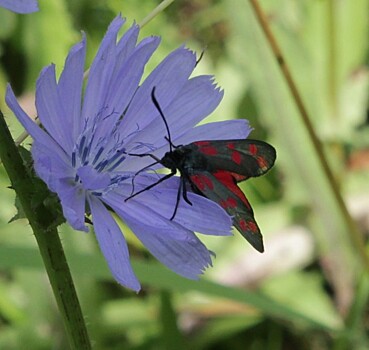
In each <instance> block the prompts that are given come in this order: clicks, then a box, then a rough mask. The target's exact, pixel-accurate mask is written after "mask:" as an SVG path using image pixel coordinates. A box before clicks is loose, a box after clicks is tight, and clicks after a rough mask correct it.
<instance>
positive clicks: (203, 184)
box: [191, 174, 214, 191]
mask: <svg viewBox="0 0 369 350" xmlns="http://www.w3.org/2000/svg"><path fill="white" fill-rule="evenodd" d="M191 181H192V182H193V183H194V184H195V185H196V187H197V188H198V189H199V190H200V191H204V190H205V189H206V188H209V189H210V190H212V189H213V188H214V184H213V182H212V181H211V179H209V178H208V177H207V176H206V175H202V174H197V175H192V176H191Z"/></svg>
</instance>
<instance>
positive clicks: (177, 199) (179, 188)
mask: <svg viewBox="0 0 369 350" xmlns="http://www.w3.org/2000/svg"><path fill="white" fill-rule="evenodd" d="M182 187H183V183H182V177H180V181H179V187H178V191H177V198H176V205H175V207H174V211H173V214H172V216H171V218H170V219H169V220H170V221H172V220H173V219H174V217H175V216H176V214H177V210H178V205H179V201H180V200H181V192H182Z"/></svg>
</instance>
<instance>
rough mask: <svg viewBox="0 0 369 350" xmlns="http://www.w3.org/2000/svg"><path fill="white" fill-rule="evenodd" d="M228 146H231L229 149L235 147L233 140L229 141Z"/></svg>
mask: <svg viewBox="0 0 369 350" xmlns="http://www.w3.org/2000/svg"><path fill="white" fill-rule="evenodd" d="M227 147H228V148H229V149H235V147H236V146H235V144H234V143H233V142H229V143H227Z"/></svg>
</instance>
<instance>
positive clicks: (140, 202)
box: [109, 178, 232, 239]
mask: <svg viewBox="0 0 369 350" xmlns="http://www.w3.org/2000/svg"><path fill="white" fill-rule="evenodd" d="M176 180H177V181H171V184H170V183H169V182H167V181H170V180H166V181H165V182H163V183H162V184H160V185H158V186H157V187H155V188H153V189H151V190H150V191H145V192H143V193H141V194H139V195H138V196H137V197H136V198H132V199H130V200H128V201H127V202H125V205H124V209H125V210H126V211H127V212H129V213H130V215H131V216H132V217H133V218H136V219H137V220H139V219H140V218H141V217H142V212H146V213H147V218H146V219H145V220H146V223H147V224H150V225H152V226H158V227H159V226H162V225H163V224H164V225H165V226H167V225H172V224H173V223H176V224H179V225H181V226H182V227H183V228H185V229H187V230H191V231H196V232H201V233H203V234H209V235H219V236H229V235H232V233H231V231H232V219H231V217H230V216H229V215H228V214H227V213H226V212H225V211H224V209H222V208H221V207H220V206H219V205H218V204H217V203H215V202H213V201H211V200H209V199H207V198H205V197H202V196H199V195H197V194H194V193H191V192H188V193H187V196H188V199H189V200H190V202H191V203H192V205H189V204H188V203H186V202H185V201H184V199H183V198H182V195H181V198H180V202H179V206H178V210H177V213H176V216H175V218H174V220H173V221H170V220H169V219H170V218H171V216H172V215H173V213H174V209H175V206H176V201H177V193H178V188H179V179H178V178H176ZM155 181H157V179H153V180H152V181H151V182H150V183H154V182H155ZM166 182H167V183H166ZM144 187H145V186H141V185H139V183H138V182H136V189H137V190H139V189H141V188H144ZM111 196H112V195H111ZM110 198H111V197H110ZM109 203H110V204H111V202H109ZM120 203H121V200H120V201H119V200H118V199H116V201H115V203H114V205H115V206H119V204H120ZM110 204H109V205H110ZM149 214H150V215H149ZM175 238H177V239H179V237H175Z"/></svg>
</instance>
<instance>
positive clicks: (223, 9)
mask: <svg viewBox="0 0 369 350" xmlns="http://www.w3.org/2000/svg"><path fill="white" fill-rule="evenodd" d="M39 2H40V9H41V11H40V12H38V13H35V14H31V15H27V16H20V15H15V14H13V13H10V12H9V11H6V10H3V9H0V95H1V96H4V92H5V87H6V83H7V82H11V84H12V86H13V87H14V88H15V90H16V92H17V94H18V95H19V96H20V99H21V101H22V102H23V105H24V106H25V108H27V110H29V111H31V112H30V113H31V114H32V103H33V98H34V97H33V94H34V88H35V81H36V79H37V76H38V74H39V72H40V70H41V69H42V68H43V67H44V66H45V65H47V64H49V63H50V62H53V63H55V64H56V66H57V70H58V72H60V70H61V69H62V67H63V62H64V59H65V57H66V55H67V53H68V50H69V48H70V47H71V45H73V43H75V42H77V41H78V40H80V37H81V34H80V33H81V31H84V32H85V33H86V35H87V40H88V64H89V63H91V61H92V59H93V57H94V54H95V52H96V50H97V47H98V45H99V42H100V40H101V38H102V36H103V35H104V32H105V30H106V27H107V25H108V24H109V22H110V21H111V20H112V19H113V18H114V17H115V16H116V14H117V13H119V12H121V13H122V14H123V15H124V16H125V17H127V19H128V23H132V22H133V21H134V20H136V21H137V22H138V23H139V22H140V21H141V20H142V19H143V18H144V17H145V16H146V15H147V14H148V13H149V12H150V11H151V10H152V9H153V8H154V6H155V5H156V4H158V3H159V1H149V0H142V1H140V2H137V1H135V0H124V1H121V0H106V1H98V0H83V1H72V0H54V1H43V0H40V1H39ZM260 4H261V6H262V7H263V9H264V11H265V12H266V15H267V18H268V20H269V22H270V25H271V28H272V30H273V32H274V33H275V35H276V38H277V40H278V42H279V44H280V46H281V48H282V50H283V53H284V55H285V59H286V61H287V63H288V65H289V67H290V69H291V71H292V74H293V76H294V78H295V80H296V83H297V85H298V88H299V90H300V92H301V94H302V96H303V99H304V102H305V103H306V106H307V109H308V111H309V113H310V116H311V118H312V122H313V125H314V128H315V131H316V133H317V134H318V136H319V138H320V139H321V141H322V143H323V145H324V152H325V154H326V156H327V157H328V159H329V162H330V165H331V166H332V168H333V170H334V173H335V176H336V178H337V179H338V181H339V184H340V186H341V191H342V193H343V195H344V198H345V199H346V202H347V203H348V204H349V208H350V212H351V213H352V215H353V217H354V218H355V220H356V222H357V223H358V225H359V228H360V230H361V232H362V234H363V237H364V238H365V239H366V237H367V234H368V232H369V175H368V171H369V118H368V115H369V112H368V82H369V78H368V77H369V76H368V64H369V50H368V44H369V41H368V34H369V0H355V1H352V0H343V1H334V0H302V1H294V0H263V1H260ZM152 34H154V35H160V36H162V44H161V46H160V48H159V50H158V52H156V54H155V55H154V57H153V59H152V61H151V62H150V63H149V65H148V67H147V72H150V70H151V69H152V68H153V67H154V66H155V65H156V64H157V63H158V62H159V61H160V60H162V59H163V58H164V56H165V55H166V54H167V53H168V52H170V51H171V50H173V49H174V48H176V47H178V46H179V45H181V44H182V43H183V42H185V43H186V45H188V46H189V47H190V48H192V49H194V50H196V51H197V52H199V53H200V52H201V51H202V50H204V51H205V55H204V57H203V59H202V60H201V62H200V64H199V65H198V67H197V68H196V74H204V73H206V74H214V75H215V77H216V80H217V82H218V83H219V84H220V86H221V87H222V88H223V89H224V91H225V97H224V100H223V102H222V104H221V106H220V107H219V108H218V109H217V110H216V111H215V112H214V113H213V115H212V116H211V117H210V118H209V120H212V121H214V120H223V119H232V118H247V119H249V120H250V123H251V125H252V126H253V127H254V128H255V131H254V132H253V134H252V137H253V138H259V139H264V140H268V141H269V142H271V143H272V144H273V145H274V146H275V147H276V149H277V153H278V159H277V165H276V167H275V169H273V170H272V171H271V172H270V173H269V174H268V175H267V176H264V177H262V178H260V179H255V180H250V181H248V182H246V183H245V184H244V185H243V189H244V190H245V192H246V193H247V195H248V197H249V199H250V201H251V203H252V204H253V206H254V209H255V213H256V218H257V220H258V222H259V224H260V226H261V228H262V230H263V234H264V240H265V247H266V253H265V254H263V255H260V254H258V253H256V252H254V251H252V250H251V249H250V248H249V247H248V245H247V244H246V242H244V241H243V240H242V238H240V237H239V236H237V235H236V236H234V237H222V238H211V237H204V241H205V242H206V244H207V245H208V246H209V247H210V249H211V250H213V251H214V252H216V253H217V259H215V260H214V268H213V269H211V270H208V271H207V272H206V276H205V277H204V278H202V279H201V281H188V280H185V279H183V278H180V277H178V276H176V275H174V274H173V273H171V272H169V271H168V270H167V269H165V268H164V267H163V266H161V265H159V264H157V263H156V262H155V261H154V260H153V259H152V257H150V256H149V255H148V254H147V252H146V251H145V250H144V248H143V247H142V246H141V245H140V244H139V243H138V242H137V241H136V240H135V238H134V237H133V235H132V234H131V233H130V232H129V230H128V228H127V227H125V226H124V224H123V223H122V224H121V225H122V228H123V231H124V232H125V233H126V235H127V238H128V240H129V242H130V245H131V255H132V256H133V264H134V268H135V271H136V272H137V274H138V276H139V278H140V280H141V281H142V283H143V286H144V288H143V291H142V292H141V293H140V294H139V295H136V294H134V293H131V292H130V291H127V290H125V289H124V288H122V287H120V286H118V285H117V284H116V283H115V282H114V281H113V279H112V277H111V275H110V272H109V271H108V269H107V267H106V265H105V262H104V260H103V258H102V256H101V254H100V252H99V250H98V248H97V245H96V242H95V239H94V236H93V235H92V234H88V235H86V234H83V233H80V232H73V231H72V230H71V229H70V228H69V227H67V226H66V225H64V226H62V227H61V236H62V239H63V243H64V247H65V250H66V254H67V256H68V259H69V262H70V266H71V269H72V273H73V276H74V279H75V283H76V286H77V289H78V294H79V297H80V301H81V303H82V308H83V311H84V314H85V316H86V320H87V325H88V328H89V332H90V335H91V338H92V341H93V344H94V347H95V348H96V349H137V350H138V349H183V348H185V347H190V348H191V349H209V350H220V349H235V350H237V349H252V350H254V349H255V350H259V349H270V350H279V349H313V350H314V349H367V348H368V347H369V338H368V329H367V322H368V316H369V313H368V311H367V310H368V293H369V281H368V277H367V276H366V275H365V274H364V272H363V269H362V267H361V263H360V261H358V260H357V257H356V252H355V251H354V248H353V246H352V243H351V241H350V238H349V232H347V230H346V229H345V227H346V226H345V224H344V222H343V220H344V218H342V215H341V213H340V211H339V208H338V207H337V203H335V202H334V198H333V197H332V193H331V189H330V186H329V183H328V182H327V179H326V178H325V177H324V174H323V172H322V170H321V168H320V165H319V163H318V162H317V157H316V154H315V153H314V150H313V148H312V146H311V140H310V139H309V137H308V135H307V133H306V130H305V128H304V125H303V124H302V123H301V121H300V117H299V115H298V112H297V110H296V107H295V104H294V101H293V100H292V98H291V96H290V93H289V91H288V90H287V88H286V84H285V82H284V80H283V78H282V76H281V74H280V72H279V69H278V66H277V64H276V62H275V58H274V57H273V55H272V53H271V51H270V49H269V47H268V45H267V43H266V41H265V38H264V36H263V35H262V32H261V30H260V28H259V26H258V24H257V22H256V20H255V17H254V14H253V12H252V10H251V8H250V6H249V2H248V1H247V0H244V1H241V0H182V1H175V2H174V3H173V4H172V5H171V6H170V7H169V8H168V9H167V10H165V12H163V13H161V14H160V15H159V16H158V17H156V18H155V19H154V20H152V21H151V22H150V23H149V24H148V25H146V26H145V27H144V28H143V30H142V36H144V35H152ZM86 68H87V67H86ZM147 72H146V74H147ZM0 107H1V109H2V110H3V112H5V114H6V115H7V120H8V122H9V124H10V125H11V129H12V131H13V133H14V136H17V135H18V134H19V133H20V132H21V129H20V127H19V126H18V125H17V123H16V122H15V121H14V118H13V117H12V115H11V113H10V112H9V110H8V109H7V107H6V106H5V103H4V99H3V98H2V99H1V100H0ZM33 113H34V112H33ZM29 143H30V142H29V141H27V142H26V146H28V145H29ZM0 172H1V174H0V175H1V176H0V185H1V190H0V203H1V205H0V227H1V235H0V349H23V348H27V349H51V348H53V349H67V348H68V344H67V340H66V337H65V335H64V330H63V327H62V323H61V320H60V318H59V316H58V312H57V309H56V306H55V303H54V300H53V297H52V293H51V290H50V287H49V282H48V280H47V278H46V275H45V272H44V269H43V266H42V262H41V259H40V257H39V255H38V252H37V247H36V244H35V240H34V237H33V236H32V233H31V231H30V229H29V227H28V225H27V222H26V221H24V220H19V221H17V222H12V223H10V224H9V223H8V221H9V220H10V219H11V218H12V217H13V216H14V215H15V213H16V209H15V206H14V201H15V198H14V194H13V192H12V191H11V190H10V189H8V188H7V187H8V186H9V181H8V179H7V177H6V174H5V173H4V170H3V169H2V168H1V169H0ZM226 285H228V286H226ZM176 325H177V326H178V327H177V326H176Z"/></svg>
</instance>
